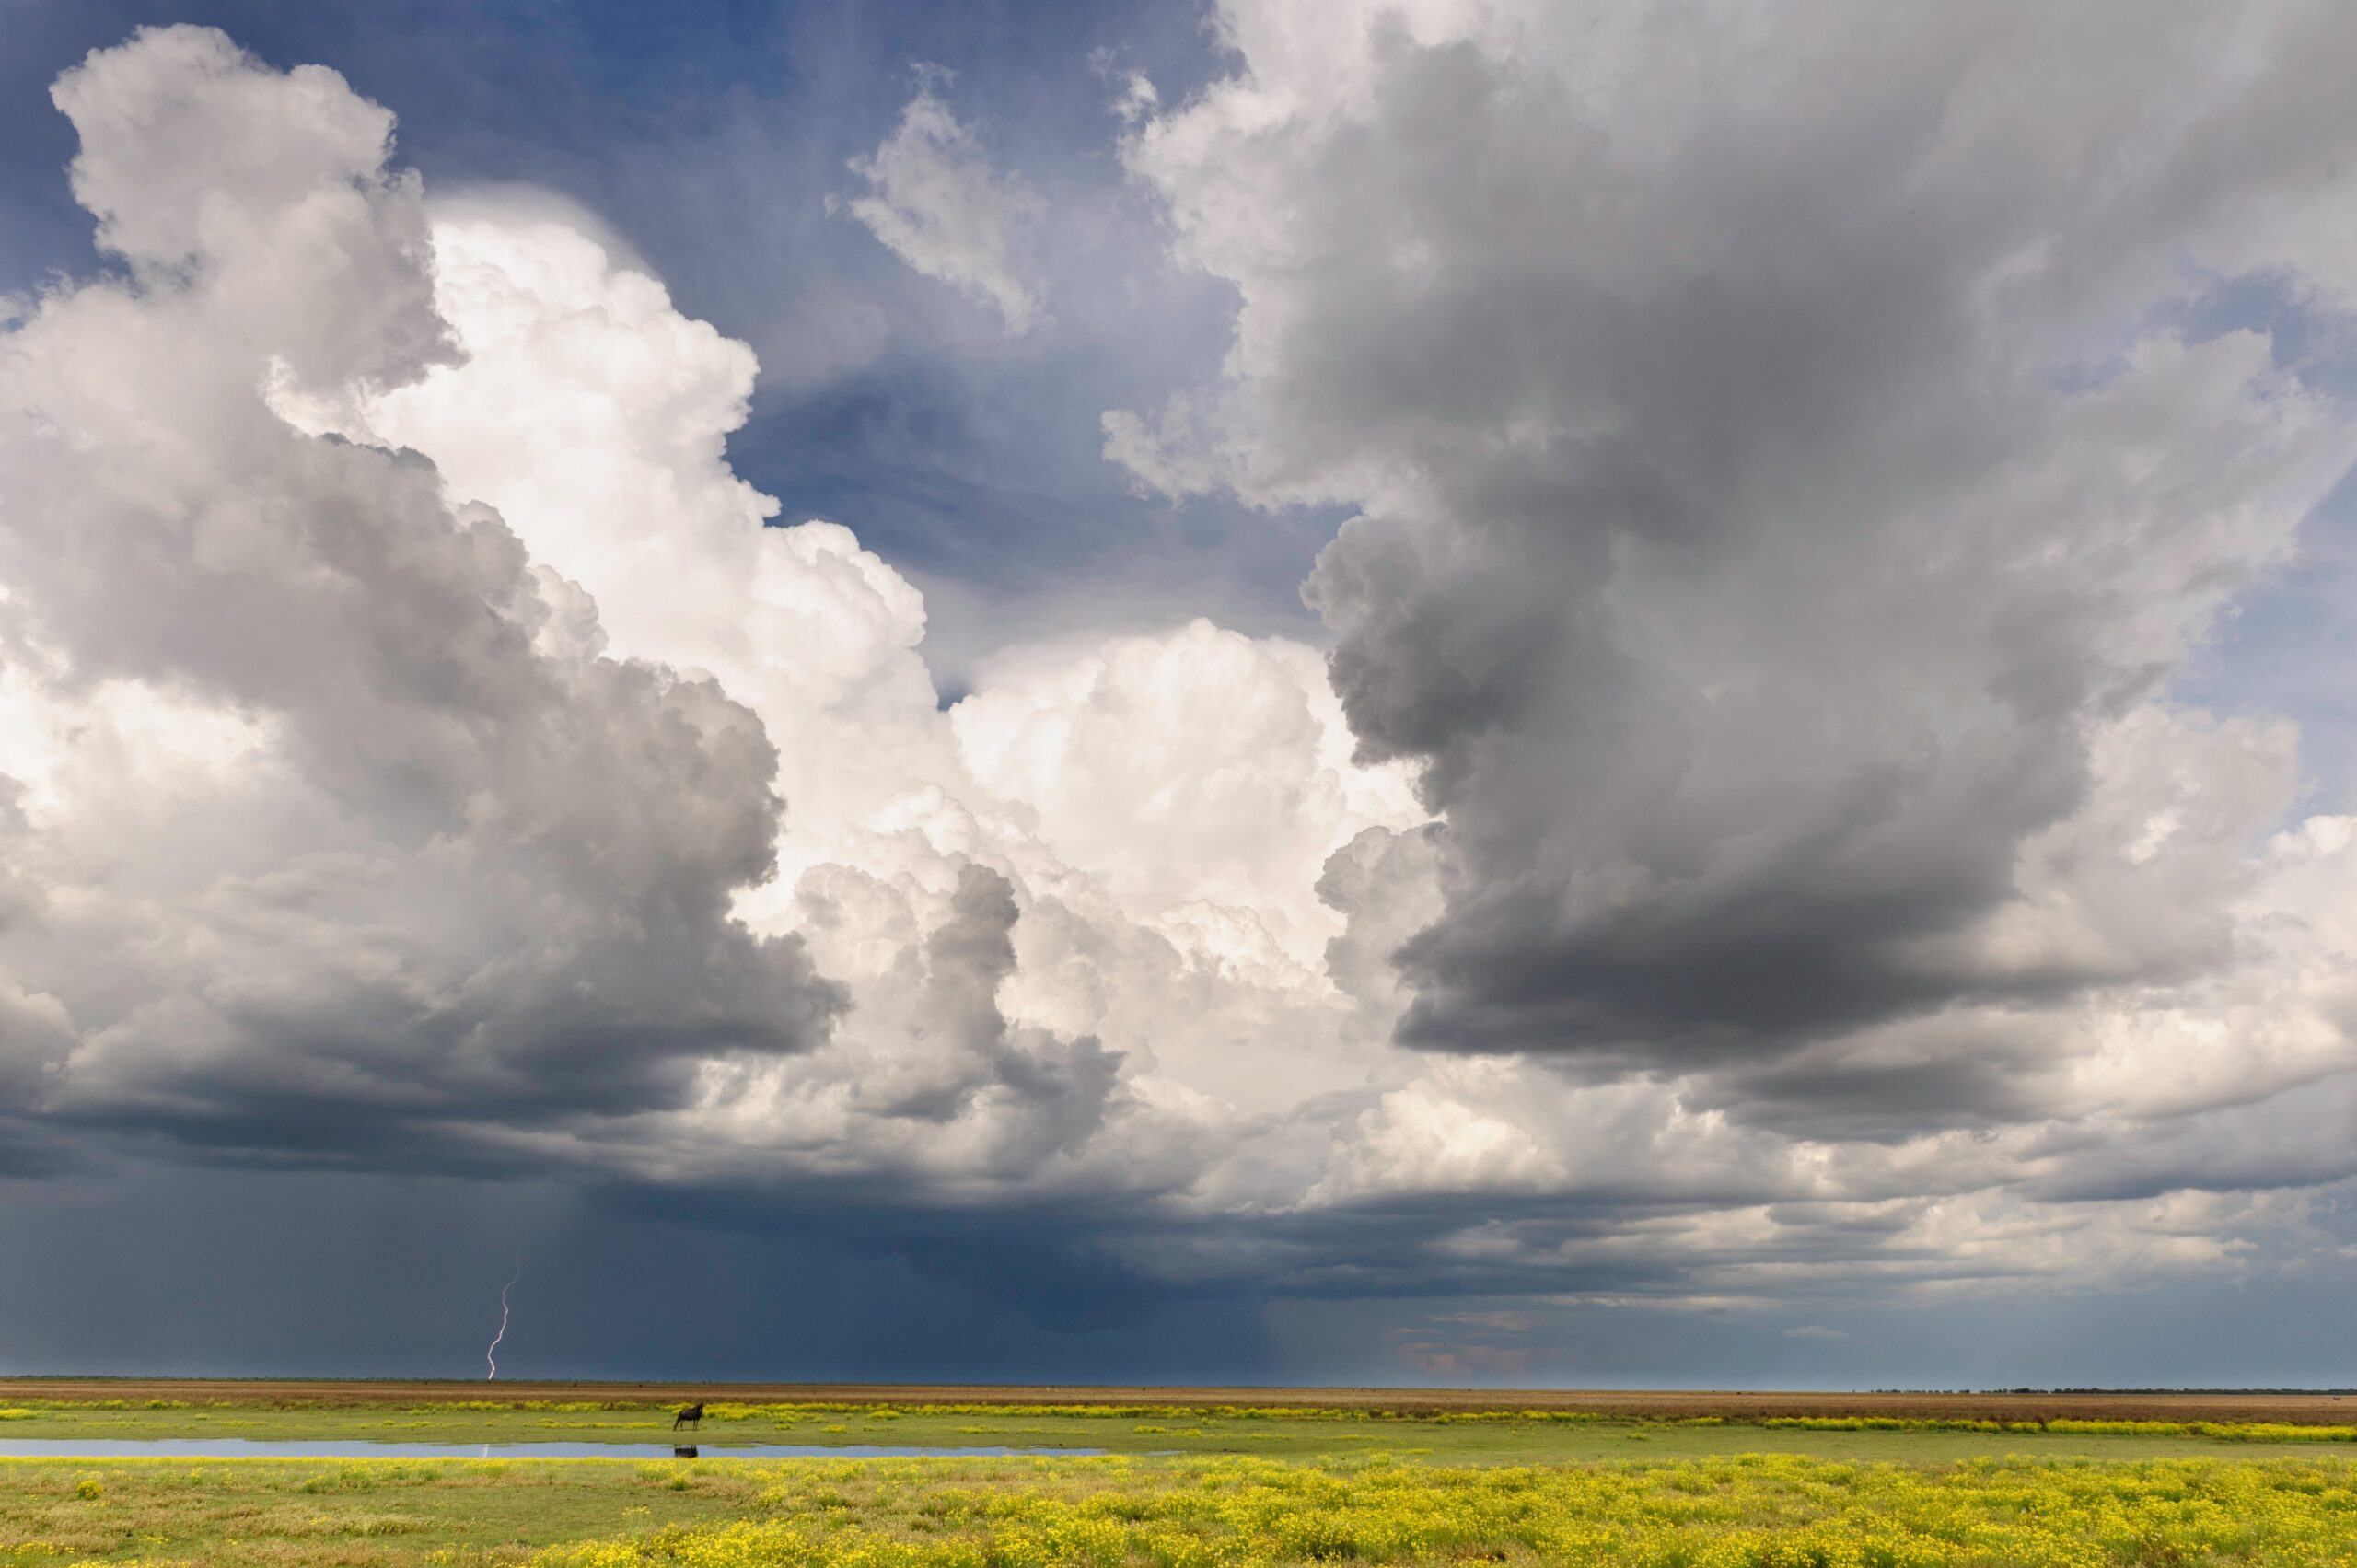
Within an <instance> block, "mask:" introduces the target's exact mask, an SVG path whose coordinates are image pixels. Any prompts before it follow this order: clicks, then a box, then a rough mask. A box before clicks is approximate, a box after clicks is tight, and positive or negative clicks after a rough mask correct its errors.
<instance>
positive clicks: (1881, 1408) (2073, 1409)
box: [0, 1377, 2357, 1424]
mask: <svg viewBox="0 0 2357 1568" xmlns="http://www.w3.org/2000/svg"><path fill="white" fill-rule="evenodd" d="M487 1395H488V1396H490V1397H493V1398H498V1399H502V1400H573V1401H579V1400H605V1401H610V1402H613V1403H618V1404H678V1403H681V1402H683V1401H686V1400H697V1399H705V1398H710V1399H715V1400H729V1401H731V1402H734V1403H739V1404H782V1403H820V1404H842V1405H888V1406H895V1407H900V1406H909V1405H986V1404H997V1405H1114V1406H1124V1407H1127V1406H1144V1405H1178V1406H1186V1407H1206V1406H1220V1405H1234V1406H1246V1407H1253V1408H1276V1407H1283V1406H1295V1407H1306V1408H1313V1409H1326V1410H1365V1411H1399V1412H1403V1413H1426V1412H1435V1413H1436V1412H1441V1411H1522V1410H1544V1411H1579V1412H1586V1413H1590V1414H1596V1415H1607V1416H1621V1417H1630V1418H1645V1417H1651V1418H1677V1417H1686V1416H1710V1415H1716V1416H1722V1417H1724V1418H1726V1419H1727V1420H1730V1421H1749V1420H1757V1419H1759V1418H1762V1417H1770V1416H1900V1417H1907V1416H1912V1417H1921V1418H1926V1419H1938V1420H1997V1421H2050V1420H2055V1419H2064V1420H2079V1421H2174V1422H2190V1421H2218V1422H2290V1423H2310V1424H2338V1423H2357V1392H2340V1393H2317V1394H2309V1393H2302V1394H2282V1393H2266V1392H2260V1393H2244V1392H2225V1393H2146V1392H2129V1393H2120V1392H2092V1393H2053V1394H2046V1393H2034V1394H1986V1393H1981V1394H1975V1393H1947V1392H1920V1393H1869V1394H1826V1393H1759V1392H1729V1391H1718V1390H1709V1389H1699V1390H1698V1389H1683V1390H1668V1391H1644V1390H1626V1389H1585V1388H1538V1389H1490V1388H1094V1387H1092V1388H1060V1387H1055V1386H1051V1385H1045V1384H1042V1385H1036V1386H1013V1385H1004V1384H930V1383H911V1384H878V1383H728V1384H715V1383H528V1382H501V1383H498V1384H495V1385H489V1384H484V1383H481V1382H474V1381H463V1382H461V1381H455V1380H453V1381H427V1380H423V1379H421V1380H416V1381H405V1380H381V1381H341V1380H328V1379H259V1378H257V1379H243V1378H133V1377H125V1378H113V1377H0V1405H7V1404H21V1403H24V1402H26V1401H29V1400H70V1401H76V1402H83V1401H94V1400H127V1401H130V1402H134V1403H144V1402H145V1401H146V1400H177V1401H184V1402H188V1403H192V1404H203V1403H213V1402H219V1403H226V1404H238V1405H301V1404H309V1405H329V1406H341V1405H353V1406H361V1405H398V1406H408V1405H424V1404H438V1403H447V1402H452V1401H469V1400H482V1399H483V1398H485V1397H486V1396H487Z"/></svg>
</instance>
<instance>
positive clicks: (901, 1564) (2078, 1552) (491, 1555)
mask: <svg viewBox="0 0 2357 1568" xmlns="http://www.w3.org/2000/svg"><path fill="white" fill-rule="evenodd" d="M1919 1435H1922V1434H1901V1435H1900V1436H1899V1437H1898V1438H1890V1437H1888V1436H1886V1441H1887V1442H1889V1443H1891V1444H1892V1446H1894V1448H1898V1447H1907V1446H1911V1444H1912V1443H1913V1441H1914V1440H1915V1439H1916V1438H1917V1437H1918V1436H1919ZM69 1562H115V1563H126V1562H140V1563H145V1564H150V1565H160V1564H165V1563H175V1564H212V1563H224V1564H227V1563H236V1564H256V1565H261V1568H405V1565H408V1564H425V1563H433V1564H449V1565H453V1568H492V1565H494V1564H517V1565H521V1564H534V1565H536V1568H651V1565H656V1564H663V1565H676V1568H1280V1565H1292V1564H1302V1565H1305V1568H1306V1565H1308V1564H1313V1563H1317V1564H1341V1563H1372V1564H1385V1565H1397V1568H1424V1565H1430V1568H1462V1565H1465V1564H1469V1563H1483V1562H1499V1563H1504V1564H1507V1565H1508V1568H1542V1565H1543V1568H1558V1565H1563V1568H1569V1565H1573V1564H1592V1565H1596V1568H1605V1565H1613V1568H1623V1565H1626V1568H2000V1565H2003V1568H2014V1565H2019V1564H2035V1565H2043V1568H2272V1565H2275V1564H2286V1565H2289V1564H2294V1563H2296V1564H2302V1565H2307V1568H2357V1462H2352V1460H2351V1459H2350V1458H2343V1457H2334V1456H2318V1455H2313V1454H2312V1455H2311V1456H2309V1457H2308V1458H2303V1459H2269V1460H2251V1459H2219V1458H2203V1459H2154V1460H2147V1461H2142V1462H2115V1463H2087V1462H2052V1461H2042V1460H2034V1459H2026V1458H2018V1459H2006V1460H1994V1459H1981V1460H1974V1461H1969V1462H1967V1463H1963V1464H1956V1465H1931V1464H1881V1465H1845V1464H1838V1463H1833V1462H1829V1461H1826V1460H1822V1459H1811V1458H1795V1457H1790V1456H1785V1457H1777V1456H1768V1455H1753V1456H1746V1457H1735V1458H1707V1459H1679V1460H1670V1461H1666V1462H1663V1461H1654V1460H1643V1461H1620V1462H1616V1463H1604V1464H1590V1465H1550V1466H1462V1465H1460V1466H1434V1465H1426V1464H1415V1463H1395V1462H1388V1461H1384V1460H1380V1459H1361V1460H1353V1461H1345V1462H1340V1463H1336V1464H1331V1465H1313V1464H1301V1463H1281V1462H1276V1461H1271V1460H1264V1459H1248V1458H1186V1459H1135V1458H1097V1459H1090V1458H1062V1459H988V1460H980V1459H913V1460H907V1459H904V1460H877V1461H860V1460H848V1461H845V1460H824V1459H810V1458H802V1459H782V1460H686V1461H671V1460H664V1461H631V1460H613V1459H573V1460H541V1461H524V1462H505V1461H499V1460H492V1461H479V1460H432V1461H424V1462H418V1461H409V1460H368V1461H362V1462H359V1463H340V1462H336V1461H329V1460H277V1459H269V1460H232V1461H226V1462H209V1463H205V1464H203V1465H201V1466H192V1465H188V1464H186V1463H184V1462H174V1461H163V1460H133V1461H111V1462H110V1461H78V1462H77V1461H64V1460H0V1563H6V1564H9V1565H10V1568H17V1565H22V1568H56V1565H62V1564H64V1563H69Z"/></svg>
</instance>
